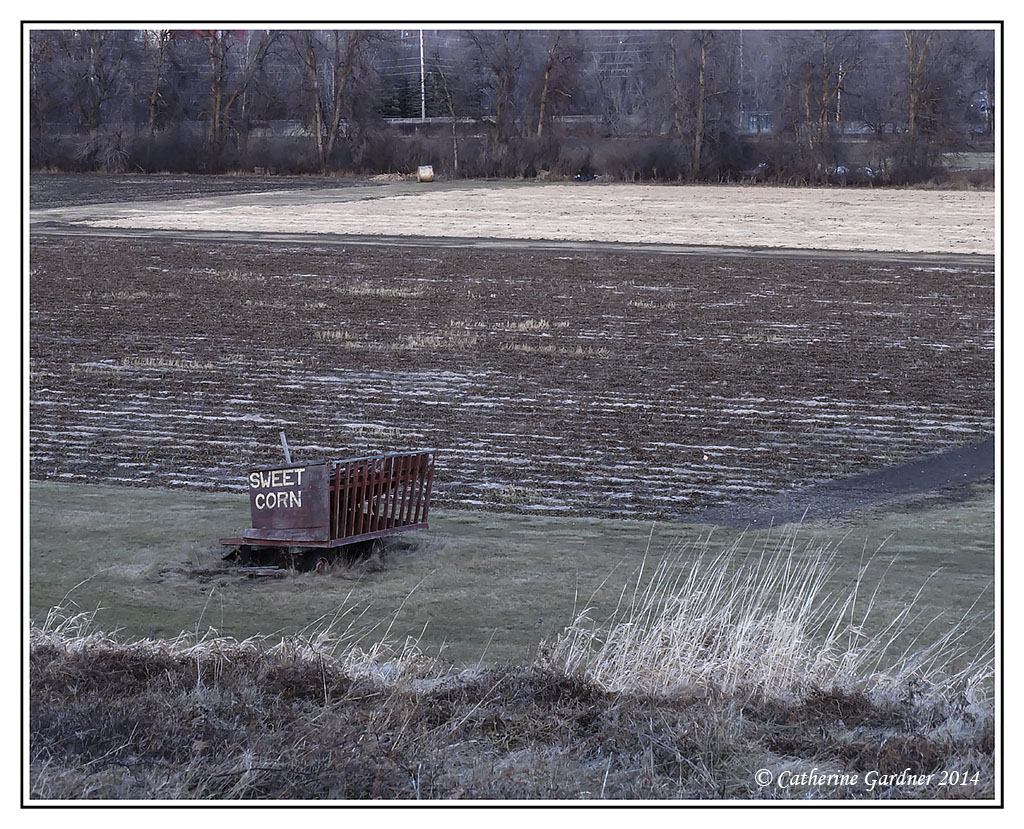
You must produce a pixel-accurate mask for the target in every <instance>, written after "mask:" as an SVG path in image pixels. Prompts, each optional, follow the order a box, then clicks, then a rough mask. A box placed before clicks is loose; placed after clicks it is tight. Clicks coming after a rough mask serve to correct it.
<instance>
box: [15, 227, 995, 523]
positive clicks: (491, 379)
mask: <svg viewBox="0 0 1024 829" xmlns="http://www.w3.org/2000/svg"><path fill="white" fill-rule="evenodd" d="M31 268H32V275H31V279H30V290H31V309H30V310H31V320H30V334H31V346H30V357H31V424H30V427H31V431H30V435H31V475H32V477H34V478H46V479H64V480H80V481H86V480H88V481H103V482H112V483H125V484H139V485H158V486H190V487H201V488H230V487H236V486H239V485H240V483H241V476H242V474H243V472H244V470H245V469H246V468H247V467H248V466H249V465H252V464H263V463H267V462H275V461H277V460H278V455H279V454H280V451H279V448H278V431H279V430H280V429H285V430H286V431H287V433H288V436H289V442H290V443H291V444H292V447H293V453H295V454H296V455H298V456H299V457H306V458H314V457H325V456H329V457H346V456H353V455H362V454H369V453H374V452H378V451H399V450H412V449H420V448H436V449H437V450H438V452H439V455H438V470H439V478H438V481H437V487H436V495H437V502H438V503H439V505H441V506H447V507H486V508H490V509H495V508H497V509H517V510H540V511H545V512H548V513H556V514H557V513H566V512H582V513H588V514H594V515H619V516H630V517H638V516H663V515H676V514H679V513H682V512H688V511H692V510H696V509H700V508H702V507H706V506H711V505H719V506H720V505H723V504H724V505H728V504H730V503H743V502H744V501H748V500H750V499H752V498H756V497H758V496H760V495H763V494H765V493H771V492H776V491H778V490H780V489H784V488H791V487H796V486H800V485H802V484H807V483H811V482H814V481H821V480H825V479H833V478H837V477H841V476H843V475H847V474H850V473H855V472H862V471H866V470H871V469H877V468H881V467H885V466H889V465H892V464H894V463H899V462H902V461H907V460H911V459H914V458H917V457H919V456H921V455H924V454H927V453H930V452H934V451H938V450H942V449H946V448H950V447H955V446H960V445H964V444H969V443H973V442H976V441H977V440H979V439H980V438H981V437H984V436H985V435H986V434H991V432H992V430H993V428H994V419H993V405H994V400H993V390H994V369H993V362H994V357H993V355H994V352H993V349H994V276H993V273H992V272H991V270H990V269H987V268H985V267H980V266H979V267H966V266H964V267H953V268H943V267H922V266H919V265H917V266H916V265H912V264H910V263H893V262H880V261H879V262H872V261H869V260H865V261H859V262H857V261H853V262H849V261H842V262H840V261H831V260H828V259H824V258H822V259H816V258H808V257H804V258H801V259H789V260H787V259H784V258H776V259H774V260H767V259H759V258H748V259H745V258H742V257H731V258H729V259H728V260H722V259H715V258H710V257H698V256H691V257H673V256H665V255H657V254H637V253H631V254H626V253H613V252H598V251H588V252H579V253H573V252H571V251H523V250H501V249H493V250H463V249H459V248H444V249H430V248H417V247H403V248H388V247H384V246H381V247H361V246H353V247H350V248H345V247H338V246H333V247H322V248H320V247H317V246H313V245H303V246H301V247H300V246H296V247H291V248H289V247H285V246H281V245H261V244H225V243H214V242H204V243H202V244H196V243H185V242H182V243H174V242H159V241H131V240H104V239H85V238H82V239H72V238H64V239H62V238H57V237H45V236H41V237H36V238H35V239H34V240H33V242H32V245H31Z"/></svg>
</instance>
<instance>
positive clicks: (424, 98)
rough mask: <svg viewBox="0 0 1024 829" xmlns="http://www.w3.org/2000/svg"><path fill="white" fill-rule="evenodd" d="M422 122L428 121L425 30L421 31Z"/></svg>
mask: <svg viewBox="0 0 1024 829" xmlns="http://www.w3.org/2000/svg"><path fill="white" fill-rule="evenodd" d="M420 120H421V121H426V120H427V82H426V76H425V75H424V74H423V29H420Z"/></svg>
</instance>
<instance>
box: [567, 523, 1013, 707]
mask: <svg viewBox="0 0 1024 829" xmlns="http://www.w3.org/2000/svg"><path fill="white" fill-rule="evenodd" d="M741 544H742V540H741V541H737V542H736V543H735V544H733V545H732V546H731V547H730V548H729V549H727V550H725V551H724V552H721V553H718V554H714V553H713V551H712V549H711V548H710V546H709V545H708V544H707V543H703V544H697V545H695V547H696V549H694V548H691V549H688V550H682V551H681V552H680V555H679V556H675V557H674V556H668V557H666V558H665V559H664V560H663V561H662V562H661V563H660V564H659V565H658V566H657V568H656V569H655V572H654V573H653V574H652V575H651V576H650V577H649V579H647V580H646V583H644V573H643V568H641V571H640V572H638V573H637V574H636V577H635V580H634V581H632V582H631V584H632V590H630V589H629V585H628V584H627V586H626V587H624V588H623V589H622V592H621V593H620V596H619V601H618V604H617V607H616V611H615V613H614V614H613V615H612V617H611V618H609V619H607V620H603V621H602V622H600V623H595V622H594V621H593V620H592V619H591V615H592V611H591V610H590V609H589V608H586V609H584V610H583V611H582V612H581V613H580V614H579V616H578V618H577V619H576V620H575V622H574V623H573V624H572V625H571V626H570V627H568V628H567V629H566V631H565V632H564V633H563V634H562V635H561V636H560V637H559V638H558V640H557V641H556V642H555V643H554V644H553V645H552V646H551V648H550V649H549V651H548V656H547V659H548V664H549V665H550V666H552V667H556V668H557V669H558V670H560V671H562V672H564V673H565V674H567V675H570V676H578V677H581V678H583V679H585V680H587V681H590V682H594V683H596V684H597V685H599V686H600V687H601V688H603V689H605V690H608V691H613V692H629V693H640V694H655V695H660V696H664V695H676V694H680V693H683V694H693V693H700V694H709V693H711V694H716V695H723V696H728V697H733V698H739V699H746V700H756V701H758V702H781V703H784V704H796V703H799V702H801V701H803V700H806V699H808V698H809V697H810V696H811V695H814V694H821V693H825V694H843V695H851V694H861V695H865V696H866V697H868V698H869V699H870V700H871V701H872V702H873V703H876V704H880V705H889V704H893V703H896V702H901V701H910V702H913V703H914V705H915V706H916V708H917V709H919V710H921V709H923V708H925V707H938V708H939V709H941V710H942V711H954V710H959V711H967V712H971V713H973V714H976V715H978V716H984V715H987V714H989V713H990V711H991V703H992V700H991V696H990V692H991V688H992V678H993V655H994V646H993V634H992V633H990V634H989V635H988V636H987V637H986V638H985V644H984V645H982V646H981V647H980V648H979V647H977V646H971V647H968V646H965V645H964V639H965V638H966V636H967V634H968V632H969V631H968V628H967V621H966V616H965V617H964V618H962V619H959V620H954V622H955V623H954V624H952V625H948V626H947V629H946V630H945V631H944V632H941V633H934V631H936V629H937V628H938V627H939V626H940V625H941V624H942V620H941V618H934V619H924V618H922V614H921V612H919V611H918V609H917V600H918V599H919V597H920V595H921V592H922V591H924V590H925V589H927V585H922V586H921V587H920V589H919V590H918V592H917V595H916V596H913V597H911V598H910V599H909V600H908V601H907V602H906V603H905V604H904V605H903V607H902V608H901V609H900V610H899V611H898V612H896V613H894V614H892V615H891V617H889V618H876V617H877V616H878V615H879V614H878V611H877V607H876V605H877V600H878V596H879V591H880V589H881V587H882V578H884V575H883V576H882V577H880V579H879V580H878V581H876V582H875V583H874V584H873V585H872V583H871V582H870V581H869V580H868V574H869V572H871V570H872V568H873V565H876V564H877V563H878V562H877V557H876V556H871V557H869V558H868V559H867V560H866V561H863V562H862V565H861V567H860V571H859V574H858V577H857V578H856V580H855V581H854V583H853V584H852V585H846V586H840V585H837V582H836V574H837V566H836V565H837V561H836V559H835V553H834V551H833V550H830V549H829V548H827V547H822V546H820V545H819V546H815V545H814V544H813V543H810V544H809V545H807V546H806V547H805V548H804V549H801V550H798V548H797V537H796V536H795V535H791V536H789V537H788V538H787V537H783V538H779V539H777V540H776V541H774V542H770V541H768V540H766V541H765V542H764V545H763V546H761V547H760V548H759V549H753V550H747V551H743V550H742V549H741ZM687 561H692V564H689V565H685V566H684V565H681V562H687ZM645 563H646V557H645ZM892 563H893V562H890V565H889V567H891V566H892ZM887 569H888V568H887ZM641 585H643V586H642V587H641ZM973 610H974V608H972V611H973ZM972 615H973V614H972ZM989 624H990V622H989Z"/></svg>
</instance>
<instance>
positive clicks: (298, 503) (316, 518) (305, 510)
mask: <svg viewBox="0 0 1024 829" xmlns="http://www.w3.org/2000/svg"><path fill="white" fill-rule="evenodd" d="M433 481H434V453H433V452H408V453H396V454H390V455H376V456H371V457H365V458H348V459H346V460H340V461H325V460H318V461H311V462H308V463H289V464H286V465H284V466H277V467H266V468H261V469H253V470H251V471H250V472H249V474H248V475H247V476H246V482H247V484H248V489H249V507H250V513H251V517H252V526H251V527H249V528H248V529H246V530H245V532H244V533H243V534H242V536H241V537H239V538H222V539H220V543H221V544H223V545H225V546H228V547H232V548H233V549H232V550H231V551H230V552H229V553H228V554H227V556H226V558H230V559H233V560H235V561H238V562H239V563H241V564H265V563H267V562H271V561H279V560H280V559H281V558H282V557H287V558H288V559H289V563H290V564H292V565H297V566H300V567H305V568H313V567H316V568H320V567H322V566H326V565H327V564H330V563H331V562H333V561H334V560H335V559H336V558H337V557H338V555H339V554H341V553H344V554H346V555H350V554H357V553H363V554H367V553H371V552H373V551H374V550H382V549H383V541H382V539H384V538H386V537H388V536H392V535H396V534H398V533H404V532H409V531H411V530H425V529H427V527H428V525H427V515H428V513H429V511H430V493H431V489H432V487H433Z"/></svg>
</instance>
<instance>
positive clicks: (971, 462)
mask: <svg viewBox="0 0 1024 829" xmlns="http://www.w3.org/2000/svg"><path fill="white" fill-rule="evenodd" d="M994 475H995V439H994V438H988V439H987V440H984V441H982V442H980V443H976V444H973V445H971V446H965V447H962V448H959V449H951V450H948V451H946V452H938V453H935V454H932V455H926V456H924V457H923V458H921V459H920V460H917V461H913V462H911V463H905V464H898V465H896V466H889V467H885V468H883V469H877V470H874V471H872V472H865V473H862V474H860V475H851V476H850V477H847V478H840V479H838V480H835V481H826V482H824V483H820V484H815V485H813V486H808V487H803V488H801V489H797V490H792V491H787V492H780V493H777V494H775V495H770V496H768V497H766V498H763V499H761V500H758V501H754V502H753V503H750V504H743V505H733V506H729V507H726V508H722V507H712V508H710V509H707V510H699V511H696V512H694V513H690V514H688V515H683V516H680V520H682V521H692V522H695V523H708V524H729V525H739V526H744V525H746V526H750V527H764V526H767V525H769V524H779V525H781V524H794V523H798V522H800V521H804V520H807V521H816V520H822V519H833V518H840V517H842V516H844V515H847V514H849V513H851V512H860V511H862V510H873V509H882V510H885V509H887V508H894V507H898V506H903V505H905V504H906V503H907V501H908V500H909V499H911V498H913V497H914V496H929V497H930V498H931V499H934V498H937V497H938V498H941V499H942V500H946V501H958V500H961V499H962V498H964V497H968V496H969V495H971V494H972V492H973V486H974V485H975V484H979V483H984V482H987V481H991V480H992V479H993V476H994Z"/></svg>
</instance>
